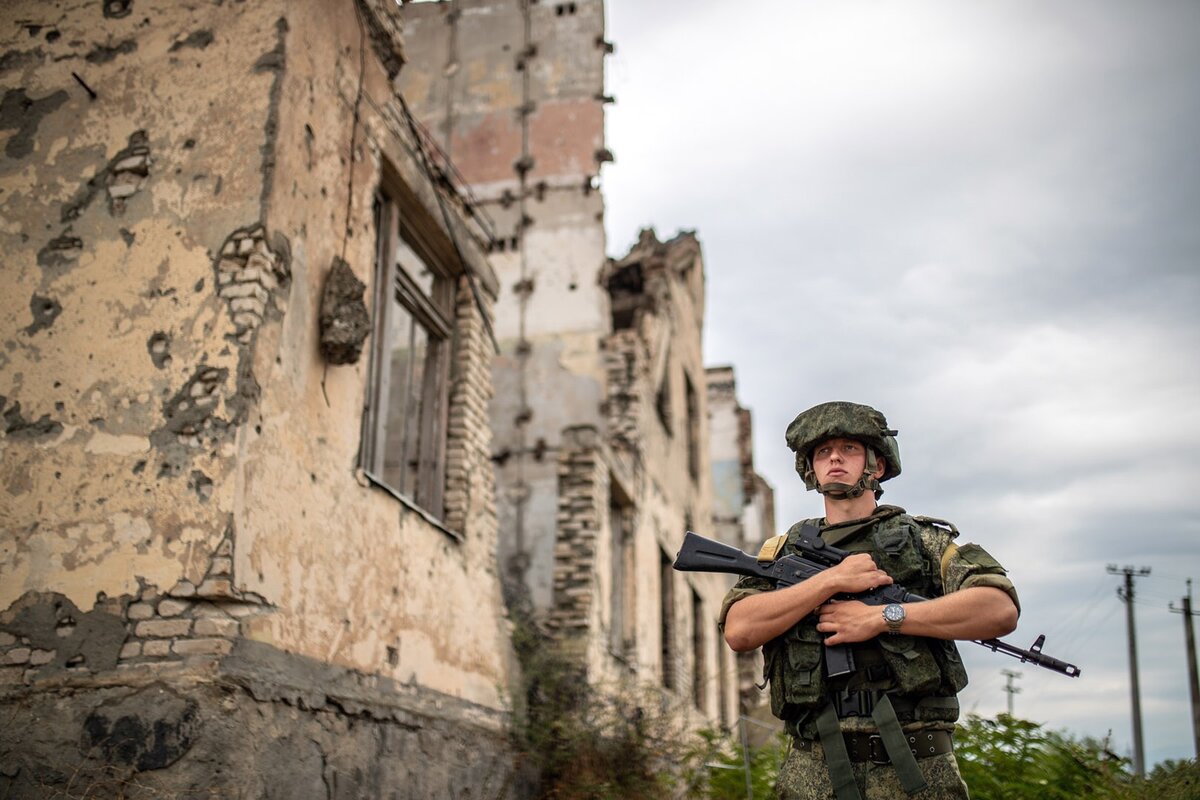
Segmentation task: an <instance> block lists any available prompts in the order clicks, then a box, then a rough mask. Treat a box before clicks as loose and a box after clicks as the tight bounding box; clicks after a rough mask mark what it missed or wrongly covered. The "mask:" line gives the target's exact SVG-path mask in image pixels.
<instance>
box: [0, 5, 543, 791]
mask: <svg viewBox="0 0 1200 800" xmlns="http://www.w3.org/2000/svg"><path fill="white" fill-rule="evenodd" d="M401 24H402V22H401V19H400V16H399V12H398V8H397V6H396V4H395V3H393V2H390V1H389V0H336V1H335V0H298V2H283V1H282V0H262V2H256V3H220V2H216V3H193V4H180V3H175V2H169V1H167V0H104V1H103V2H86V3H83V2H66V0H64V1H63V2H20V1H17V2H6V3H4V4H3V7H2V8H0V39H2V44H0V95H2V96H0V147H2V148H3V155H2V157H0V241H2V242H3V252H4V263H5V266H4V270H3V274H4V278H5V285H4V290H3V291H2V292H0V339H2V340H3V347H0V417H2V421H0V497H2V498H3V499H2V500H0V527H2V539H0V702H2V703H3V706H4V717H3V718H4V724H3V725H0V795H3V796H5V797H14V798H15V797H44V796H50V795H54V796H89V797H93V796H122V797H142V796H155V797H157V796H201V795H203V796H206V797H208V796H221V797H287V798H291V797H317V796H321V797H326V796H327V797H365V796H388V797H409V798H428V797H456V798H471V797H496V796H500V795H502V794H504V793H505V792H506V791H510V789H511V782H512V770H513V765H512V757H511V753H510V752H509V745H508V739H507V733H506V711H507V707H506V703H505V691H506V687H507V686H508V685H509V684H510V682H511V675H512V670H513V666H512V664H513V659H512V656H511V645H510V642H509V637H508V633H507V631H508V627H507V621H506V619H505V616H504V610H503V601H502V594H501V582H500V576H499V573H498V570H497V568H496V561H495V557H494V553H495V551H496V546H497V531H498V520H497V516H496V503H495V498H494V485H493V477H492V476H493V471H492V468H491V456H492V453H493V445H492V438H491V431H490V427H489V422H488V402H489V400H490V398H491V395H492V391H493V388H492V373H491V362H492V358H493V355H494V349H493V348H494V345H493V343H492V340H491V338H490V334H489V329H490V325H491V319H490V318H491V315H492V313H493V311H492V308H493V304H494V302H495V300H496V298H497V296H498V294H499V290H500V285H499V282H498V279H497V275H496V273H495V272H494V271H493V269H492V268H491V267H490V266H489V263H488V253H487V251H488V250H489V249H490V247H491V242H492V239H493V234H492V232H491V231H489V230H487V229H486V228H485V227H484V226H483V224H482V221H481V219H480V218H477V217H476V216H474V215H473V212H472V208H471V206H470V204H469V202H467V201H465V200H464V198H463V197H462V196H461V195H460V194H459V192H457V191H456V190H454V189H453V187H452V186H451V181H450V179H449V178H447V176H446V173H445V171H443V170H441V169H440V168H439V167H438V166H437V165H438V163H439V162H438V156H437V154H436V153H435V152H434V151H433V149H432V148H431V147H430V146H429V145H428V142H427V138H426V137H424V135H423V134H422V133H421V132H420V129H419V128H418V126H417V125H416V123H415V122H414V121H413V120H412V119H411V118H410V117H409V116H408V114H407V110H406V108H405V106H404V103H403V101H402V99H401V98H400V96H399V95H398V94H397V93H396V91H395V89H394V81H395V79H396V75H397V73H398V71H400V70H401V65H402V64H403V62H404V59H405V52H404V48H403V42H402V39H401ZM552 458H553V457H552Z"/></svg>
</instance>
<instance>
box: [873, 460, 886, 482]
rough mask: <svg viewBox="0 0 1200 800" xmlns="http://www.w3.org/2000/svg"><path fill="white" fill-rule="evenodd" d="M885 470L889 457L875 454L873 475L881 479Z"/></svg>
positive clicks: (876, 478)
mask: <svg viewBox="0 0 1200 800" xmlns="http://www.w3.org/2000/svg"><path fill="white" fill-rule="evenodd" d="M885 472H887V459H886V458H884V457H883V456H875V471H874V472H873V473H871V477H872V478H874V479H875V480H879V479H880V478H882V477H883V473H885Z"/></svg>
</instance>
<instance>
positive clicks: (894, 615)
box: [883, 603, 904, 622]
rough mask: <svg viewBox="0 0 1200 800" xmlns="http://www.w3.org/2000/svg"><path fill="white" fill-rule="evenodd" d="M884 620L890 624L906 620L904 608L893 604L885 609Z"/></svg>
mask: <svg viewBox="0 0 1200 800" xmlns="http://www.w3.org/2000/svg"><path fill="white" fill-rule="evenodd" d="M883 618H884V619H886V620H887V621H888V622H902V621H903V620H904V607H903V606H899V605H896V604H895V603H892V604H891V605H889V606H888V607H887V608H885V609H883Z"/></svg>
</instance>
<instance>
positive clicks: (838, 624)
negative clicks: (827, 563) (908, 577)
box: [817, 562, 890, 647]
mask: <svg viewBox="0 0 1200 800" xmlns="http://www.w3.org/2000/svg"><path fill="white" fill-rule="evenodd" d="M843 563H845V562H843ZM889 583H890V581H889ZM817 617H818V622H817V630H818V631H820V632H821V633H828V634H830V636H829V637H828V638H827V639H826V640H825V644H826V646H829V647H832V646H833V645H838V644H852V643H854V642H865V641H867V640H868V639H874V638H875V637H876V636H878V635H879V634H881V633H883V628H885V627H886V624H885V623H884V621H883V614H882V613H880V609H879V607H878V606H869V605H867V604H866V603H861V602H859V601H858V600H844V601H838V600H830V601H829V602H828V603H825V604H824V605H822V606H820V607H819V608H817Z"/></svg>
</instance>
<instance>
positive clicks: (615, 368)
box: [604, 330, 652, 452]
mask: <svg viewBox="0 0 1200 800" xmlns="http://www.w3.org/2000/svg"><path fill="white" fill-rule="evenodd" d="M649 356H650V354H649V352H648V350H647V347H646V343H645V342H644V341H643V340H642V337H641V336H640V335H639V334H638V332H637V331H636V330H622V331H617V332H616V333H614V334H613V335H612V336H610V337H608V338H607V339H606V340H605V346H604V369H605V373H606V374H607V376H608V401H607V404H606V410H607V411H608V431H609V436H610V438H611V442H612V445H613V447H614V448H622V449H627V450H629V451H635V452H636V451H638V450H639V449H640V448H641V442H642V436H643V430H642V429H643V427H644V426H645V425H646V424H647V422H648V420H647V419H646V413H645V394H646V392H647V391H648V390H649V387H647V386H646V377H645V375H646V369H647V362H648V360H649ZM650 391H652V390H650Z"/></svg>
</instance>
